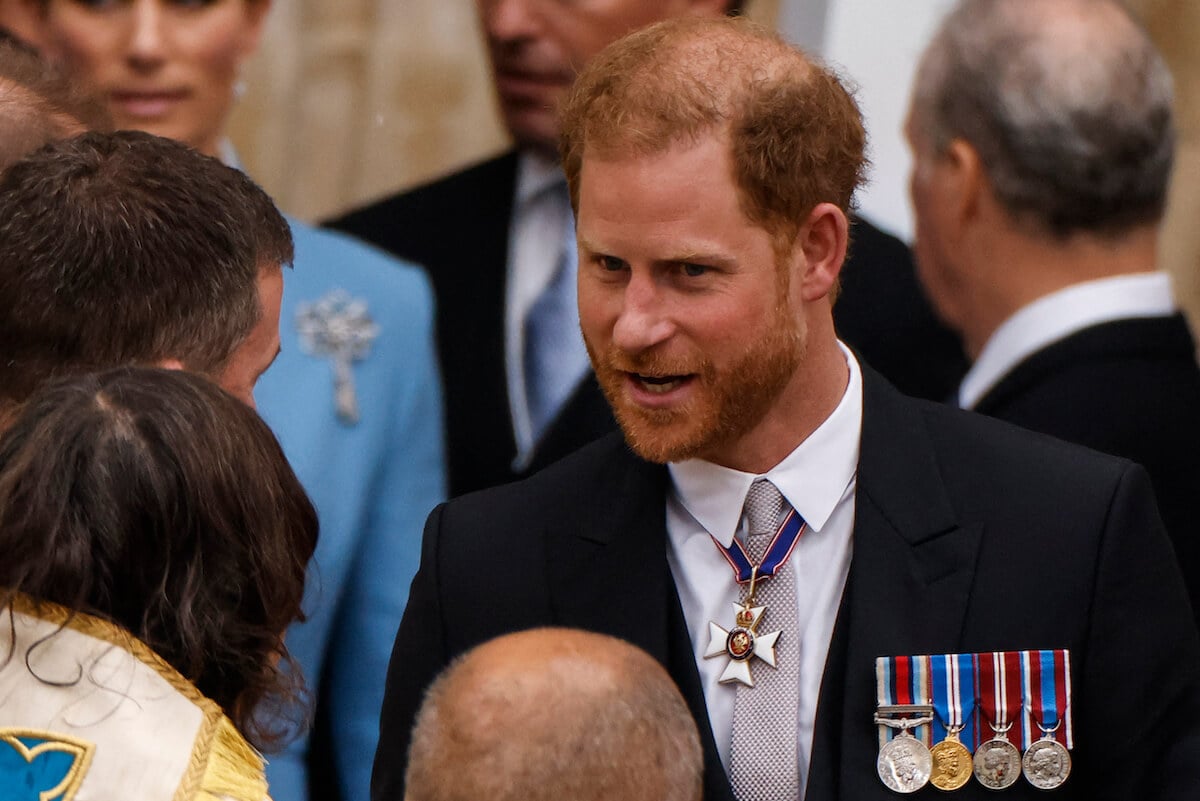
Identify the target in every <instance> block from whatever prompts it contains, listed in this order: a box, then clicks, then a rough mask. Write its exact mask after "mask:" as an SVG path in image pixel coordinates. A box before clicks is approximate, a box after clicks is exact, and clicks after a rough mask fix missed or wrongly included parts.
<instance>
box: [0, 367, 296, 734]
mask: <svg viewBox="0 0 1200 801" xmlns="http://www.w3.org/2000/svg"><path fill="white" fill-rule="evenodd" d="M316 537H317V518H316V513H315V511H314V509H313V507H312V505H311V503H310V502H309V500H308V497H307V495H305V493H304V490H303V488H302V487H301V486H300V483H299V481H298V480H297V479H296V477H295V475H294V474H293V473H292V470H291V468H290V466H289V465H288V462H287V459H286V458H285V457H284V455H283V452H282V450H281V449H280V447H279V445H278V443H277V442H276V440H275V437H274V435H272V433H271V432H270V430H269V429H268V428H267V426H266V424H265V423H263V422H262V421H261V420H260V419H259V417H258V415H257V414H255V413H254V411H253V410H251V409H250V408H248V407H246V406H245V405H244V404H242V403H241V402H240V401H238V400H236V399H235V398H233V397H232V396H230V395H228V394H226V393H225V392H223V391H222V390H221V389H219V388H218V387H217V386H216V385H215V384H212V383H211V382H209V381H208V380H206V379H204V378H203V377H201V376H197V375H192V374H189V373H185V372H182V371H170V370H161V369H153V368H134V367H127V368H118V369H114V370H110V371H107V372H103V373H98V374H87V375H80V376H75V377H71V378H67V379H62V380H60V381H57V382H51V383H50V384H48V385H47V386H46V387H44V388H43V389H42V390H40V391H39V392H38V393H37V394H36V395H34V396H33V397H32V398H31V399H30V400H29V402H28V404H26V406H25V407H24V408H23V409H22V411H21V414H20V416H19V417H18V418H17V420H16V422H15V423H14V425H13V426H12V427H11V428H10V429H9V430H8V431H7V432H6V433H5V434H4V436H3V437H2V438H0V551H2V552H3V553H4V559H3V560H0V587H3V588H5V590H6V591H13V592H21V593H24V594H25V595H27V596H29V597H31V598H33V599H35V600H41V601H50V602H53V603H56V604H59V605H61V606H64V607H66V608H68V609H72V610H78V611H81V612H85V613H88V614H92V615H95V616H97V617H101V618H104V619H106V620H110V621H112V622H114V623H116V624H117V625H119V626H121V627H123V628H125V629H127V630H129V631H130V632H132V633H133V634H134V635H135V636H137V637H138V638H139V639H141V640H142V641H143V642H144V643H146V644H147V645H149V646H150V647H151V648H152V649H153V650H154V651H155V652H156V653H157V654H158V655H159V656H161V657H162V658H163V659H165V660H166V661H167V662H168V663H169V664H170V665H172V666H173V667H174V668H175V669H176V670H178V671H179V672H180V673H182V674H183V675H184V676H185V677H186V678H188V679H189V680H190V681H192V682H193V683H194V684H195V685H196V686H197V687H198V688H199V689H200V691H201V692H203V693H204V694H205V695H206V696H208V697H209V698H211V699H212V700H214V701H216V702H217V703H218V704H220V705H221V707H222V708H223V709H224V710H225V712H226V714H228V715H229V717H230V718H231V719H232V720H233V721H234V723H235V724H236V725H237V726H238V728H239V729H240V730H241V731H242V732H243V733H244V734H246V735H247V737H248V738H249V739H250V740H251V741H252V742H255V743H257V744H258V745H259V746H260V747H263V746H269V745H273V744H274V741H275V740H277V739H278V737H279V736H280V735H282V734H284V732H283V731H282V729H283V727H284V726H285V725H286V723H285V722H281V721H279V720H275V721H269V716H268V715H260V716H258V717H256V716H254V715H253V714H252V712H253V710H254V709H255V708H256V707H257V706H258V705H259V703H260V702H261V701H263V700H267V701H272V700H273V701H276V702H278V703H286V702H290V701H291V700H292V699H293V697H294V695H295V694H296V692H297V691H298V685H297V683H296V681H295V680H294V678H293V676H292V675H291V674H290V673H285V672H281V671H280V669H279V667H277V664H276V663H277V661H278V658H279V656H280V654H281V653H283V651H282V635H283V631H284V628H285V627H286V626H287V625H288V624H289V623H290V622H291V621H292V620H294V619H295V618H297V617H298V616H299V613H300V601H301V597H302V595H303V590H304V576H305V568H306V565H307V562H308V558H309V556H310V555H311V554H312V552H313V548H314V547H315V544H316ZM13 656H15V658H17V659H22V658H24V656H23V655H20V654H17V655H12V656H10V658H13Z"/></svg>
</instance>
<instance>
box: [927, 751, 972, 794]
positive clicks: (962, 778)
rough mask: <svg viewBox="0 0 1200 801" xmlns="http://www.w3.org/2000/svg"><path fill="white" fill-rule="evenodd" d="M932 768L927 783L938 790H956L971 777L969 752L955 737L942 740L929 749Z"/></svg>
mask: <svg viewBox="0 0 1200 801" xmlns="http://www.w3.org/2000/svg"><path fill="white" fill-rule="evenodd" d="M929 753H930V755H931V756H932V757H933V770H932V771H930V774H929V783H930V784H932V785H933V786H934V787H936V788H938V789H939V790H957V789H958V788H960V787H962V786H963V785H964V784H966V783H967V782H968V781H969V780H970V778H971V769H972V765H971V752H970V751H968V750H967V748H966V746H964V745H963V744H962V743H960V742H959V741H958V740H956V739H947V740H942V741H941V742H940V743H938V744H937V745H935V746H934V747H933V748H930V749H929Z"/></svg>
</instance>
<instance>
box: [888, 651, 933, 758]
mask: <svg viewBox="0 0 1200 801" xmlns="http://www.w3.org/2000/svg"><path fill="white" fill-rule="evenodd" d="M929 663H930V658H929V657H928V656H892V657H887V656H881V657H879V658H878V659H876V660H875V687H876V690H877V692H878V702H879V711H880V713H881V714H882V713H883V712H884V711H885V710H894V709H895V708H896V707H916V708H925V709H932V708H933V705H932V703H931V699H930V689H929ZM899 717H909V716H908V715H905V714H901V715H899ZM911 717H913V718H917V717H918V716H917V715H913V716H911ZM908 733H909V734H911V735H912V736H913V737H916V738H917V739H918V740H920V741H921V742H923V743H924V744H925V745H926V746H928V745H930V744H931V743H932V742H933V737H932V734H931V731H930V725H929V724H928V723H922V724H920V725H918V726H913V727H912V728H910V729H909V730H908ZM898 734H899V731H898V730H897V729H896V728H894V727H890V726H882V725H881V726H880V727H879V745H880V747H882V746H883V745H885V744H886V743H887V742H888V741H889V740H891V739H892V738H894V737H896V736H897V735H898Z"/></svg>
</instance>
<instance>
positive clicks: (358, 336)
mask: <svg viewBox="0 0 1200 801" xmlns="http://www.w3.org/2000/svg"><path fill="white" fill-rule="evenodd" d="M296 330H297V331H298V332H299V334H300V347H301V349H303V351H304V352H305V353H308V354H310V355H313V356H328V357H329V358H330V359H332V360H333V400H334V404H335V406H336V407H337V416H338V419H339V420H341V421H342V422H344V423H347V424H349V425H354V424H355V423H357V422H358V397H357V395H356V394H355V391H354V373H353V371H352V370H351V365H353V364H354V363H355V362H359V361H362V360H363V359H365V358H366V357H367V354H369V353H370V352H371V343H373V342H374V341H375V338H376V337H378V336H379V326H378V325H376V324H375V321H374V320H372V319H371V315H370V314H369V313H368V312H367V303H366V301H363V300H355V299H354V298H351V297H350V293H349V292H347V291H346V290H344V289H335V290H333V291H332V292H329V293H328V294H326V295H325V296H324V297H323V298H321V299H320V300H318V301H317V302H316V303H302V304H300V306H299V307H297V309H296Z"/></svg>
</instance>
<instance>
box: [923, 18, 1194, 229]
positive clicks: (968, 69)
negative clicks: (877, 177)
mask: <svg viewBox="0 0 1200 801" xmlns="http://www.w3.org/2000/svg"><path fill="white" fill-rule="evenodd" d="M1171 95H1172V92H1171V77H1170V73H1169V72H1168V71H1167V67H1166V64H1165V63H1164V62H1163V60H1162V58H1161V56H1160V55H1159V54H1158V52H1157V51H1156V50H1155V48H1154V45H1153V43H1152V42H1151V41H1150V39H1149V37H1148V36H1147V35H1146V33H1145V31H1143V30H1142V29H1141V28H1140V27H1139V26H1138V25H1137V23H1136V22H1135V21H1134V20H1133V19H1131V18H1130V16H1129V14H1128V13H1127V12H1126V11H1125V9H1123V8H1122V7H1121V6H1120V4H1118V3H1116V2H1111V0H964V2H962V3H961V4H960V5H959V6H957V7H956V8H955V10H954V11H953V12H952V13H951V14H950V15H949V16H948V17H947V18H946V20H945V21H944V23H943V24H942V27H941V28H940V30H939V31H938V33H937V34H936V36H935V37H934V39H933V41H932V42H931V44H930V45H929V48H928V49H927V51H926V52H925V55H924V56H923V58H922V60H921V64H920V67H919V69H918V72H917V78H916V83H915V88H914V93H913V102H912V113H911V117H910V129H909V133H910V138H911V139H912V140H913V144H914V149H916V150H918V154H917V155H918V159H919V158H920V156H921V155H922V154H923V153H924V154H926V155H928V156H929V157H936V156H937V155H939V154H942V153H944V152H945V151H946V150H947V148H948V147H949V146H950V145H951V143H952V142H954V141H955V140H962V141H965V142H967V143H968V144H969V145H970V146H971V147H972V148H974V150H975V151H976V152H977V153H978V154H979V159H980V162H981V164H982V166H983V168H984V170H985V171H986V173H987V175H988V178H989V180H990V183H991V185H992V188H993V191H994V193H995V195H996V199H997V200H998V201H999V202H1000V203H1001V204H1002V205H1003V206H1004V207H1005V208H1006V209H1007V211H1008V213H1009V214H1010V215H1012V216H1013V217H1014V218H1015V219H1018V220H1022V221H1024V222H1026V223H1029V224H1031V225H1033V226H1036V227H1037V228H1038V229H1040V230H1042V231H1044V232H1047V233H1049V234H1051V235H1053V236H1055V237H1059V238H1066V237H1068V236H1070V235H1072V234H1075V233H1093V234H1105V235H1111V234H1120V233H1121V232H1122V231H1125V230H1128V229H1131V228H1134V227H1137V226H1141V225H1144V224H1146V223H1152V222H1155V221H1157V220H1158V219H1159V218H1160V217H1161V216H1162V212H1163V207H1164V205H1165V202H1166V193H1167V184H1168V179H1169V176H1170V172H1171V164H1172V160H1173V155H1174V145H1175V130H1174V126H1173V123H1172V116H1171Z"/></svg>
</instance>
